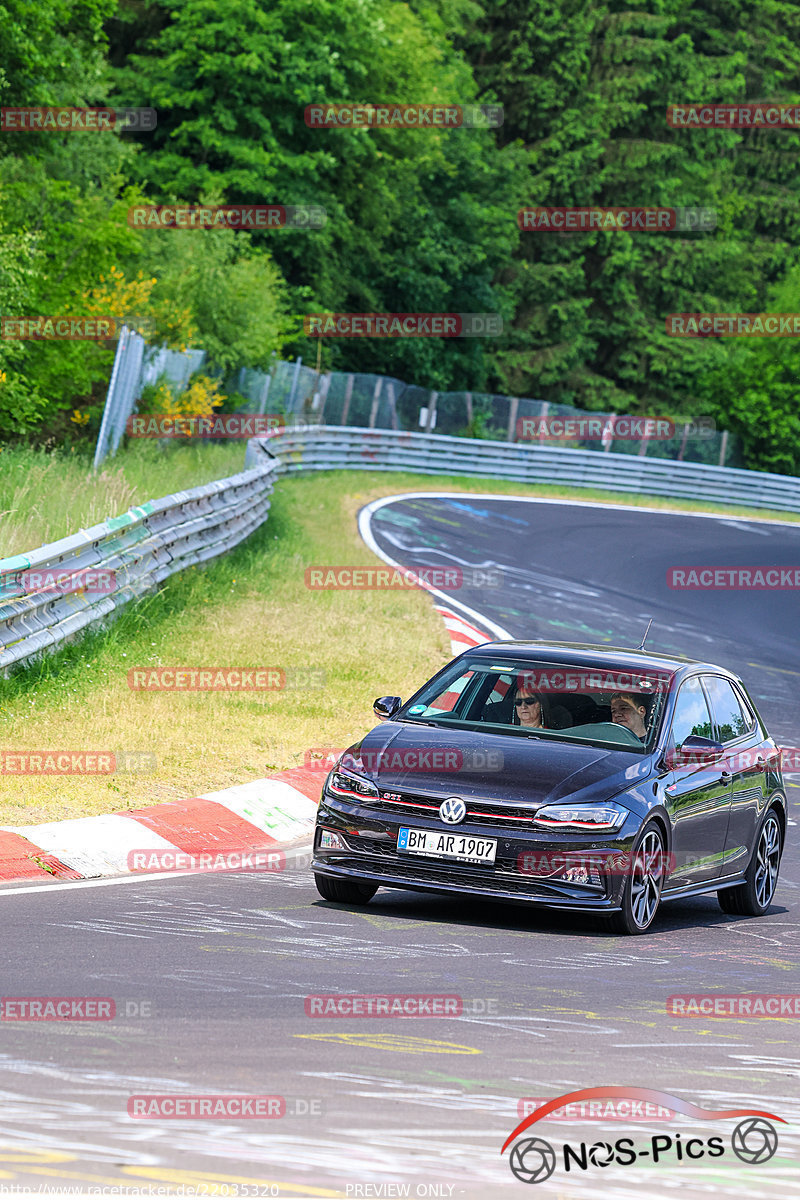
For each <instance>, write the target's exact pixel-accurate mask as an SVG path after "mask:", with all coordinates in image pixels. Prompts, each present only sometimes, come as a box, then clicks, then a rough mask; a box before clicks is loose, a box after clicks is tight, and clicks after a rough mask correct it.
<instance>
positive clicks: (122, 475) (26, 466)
mask: <svg viewBox="0 0 800 1200" xmlns="http://www.w3.org/2000/svg"><path fill="white" fill-rule="evenodd" d="M244 454H245V449H244V443H243V442H240V441H236V442H231V443H230V444H229V445H224V446H220V445H212V444H202V443H194V444H191V443H190V444H186V443H181V444H179V443H173V444H171V445H167V446H162V445H159V443H158V442H157V441H138V442H134V443H132V444H131V445H130V446H129V447H128V448H127V449H126V450H125V451H124V452H122V453H120V454H119V455H118V456H117V457H115V458H108V459H106V461H105V462H104V463H103V464H102V466H101V467H100V470H99V471H98V472H97V473H96V474H94V473H93V472H92V470H91V465H92V455H91V454H90V453H88V451H87V452H83V453H79V452H77V451H75V452H73V453H71V454H69V453H63V452H57V451H54V452H52V453H50V452H47V451H45V450H37V449H30V448H27V447H22V446H21V447H17V446H3V447H0V558H8V557H10V556H11V555H13V554H24V553H25V552H26V551H28V550H34V549H36V547H37V546H42V545H44V544H45V543H46V542H55V541H58V539H59V538H63V537H67V536H68V535H69V534H71V533H77V531H78V530H79V529H83V528H86V527H87V526H90V525H96V524H98V522H100V521H104V520H105V519H106V517H116V516H119V514H120V513H123V512H125V511H126V510H127V509H129V508H130V507H131V506H132V505H134V504H141V503H142V501H143V500H155V499H157V498H159V497H160V496H167V495H169V493H170V492H177V491H180V490H182V489H184V488H190V487H197V486H198V484H201V483H210V482H211V480H213V479H220V478H222V477H223V476H224V475H235V474H236V473H237V472H238V471H242V470H244Z"/></svg>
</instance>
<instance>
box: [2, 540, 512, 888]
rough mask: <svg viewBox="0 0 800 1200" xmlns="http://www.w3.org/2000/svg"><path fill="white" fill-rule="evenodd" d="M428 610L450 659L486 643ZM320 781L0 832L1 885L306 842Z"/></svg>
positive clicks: (297, 774) (446, 611) (285, 780)
mask: <svg viewBox="0 0 800 1200" xmlns="http://www.w3.org/2000/svg"><path fill="white" fill-rule="evenodd" d="M362 532H363V530H362ZM387 561H388V560H387ZM429 590H431V591H435V589H429ZM436 594H437V595H441V593H436ZM435 607H436V611H437V612H438V613H439V615H440V616H441V618H442V620H443V621H444V623H445V628H446V629H447V632H448V634H449V636H450V647H451V650H452V653H453V655H454V656H455V655H458V654H461V653H463V651H464V650H468V649H469V648H470V647H471V646H482V645H484V644H485V643H486V642H488V641H490V640H491V638H489V637H488V636H487V635H486V634H485V633H484V632H483V630H481V629H479V628H478V626H477V625H473V624H472V623H471V622H470V621H468V620H467V619H466V618H465V617H464V616H462V615H461V614H460V613H458V612H456V611H455V609H454V608H448V607H445V606H444V605H442V604H435ZM501 632H504V631H501ZM331 765H332V764H331ZM323 779H324V774H323V773H322V772H321V771H319V770H315V769H311V768H307V767H294V768H292V769H290V770H288V771H279V772H278V773H277V774H276V775H271V776H270V777H269V778H267V779H256V780H254V781H253V782H251V783H243V784H240V785H239V786H237V787H231V788H225V789H224V790H223V791H220V792H206V793H205V794H204V795H202V796H195V797H193V798H192V799H189V800H176V801H174V802H173V803H172V804H159V805H154V806H153V807H152V808H140V809H129V810H127V811H126V812H118V813H106V814H104V815H101V816H97V817H78V818H75V819H73V820H69V821H47V822H44V823H43V824H40V825H21V826H13V827H12V826H9V825H6V826H0V883H11V882H17V883H20V882H34V881H38V882H41V881H43V880H44V879H47V878H50V879H53V878H57V879H102V878H105V877H107V876H113V875H124V874H135V873H137V872H136V871H133V870H132V869H131V866H130V865H129V864H131V863H135V862H136V861H137V860H136V859H135V858H134V857H133V856H134V855H135V853H136V851H139V852H145V859H148V858H153V859H156V860H159V859H161V860H166V859H168V857H169V855H170V853H174V852H178V853H180V854H182V855H185V856H186V855H188V856H191V858H192V859H199V858H201V857H203V856H207V855H209V854H211V855H214V856H215V858H216V857H217V856H219V855H229V856H230V855H242V854H247V853H250V852H253V851H255V850H258V851H262V850H266V851H269V850H270V849H273V850H278V849H284V848H288V847H292V846H297V845H299V844H301V843H307V842H308V841H310V839H311V836H312V832H313V829H314V821H315V819H316V814H317V804H318V803H319V796H320V792H321V790H322V783H323ZM148 852H149V853H148ZM139 861H141V860H139ZM200 869H202V867H201V868H200ZM245 869H246V868H245ZM142 874H143V875H144V874H145V872H144V871H142Z"/></svg>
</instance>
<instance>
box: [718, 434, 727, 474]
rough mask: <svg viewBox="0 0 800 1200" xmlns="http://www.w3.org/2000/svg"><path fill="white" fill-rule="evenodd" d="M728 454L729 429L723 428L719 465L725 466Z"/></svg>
mask: <svg viewBox="0 0 800 1200" xmlns="http://www.w3.org/2000/svg"><path fill="white" fill-rule="evenodd" d="M727 454H728V431H727V429H723V431H722V443H721V445H720V448H719V465H720V466H721V467H724V466H725V458H726V457H727Z"/></svg>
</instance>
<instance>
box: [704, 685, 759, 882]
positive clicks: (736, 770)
mask: <svg viewBox="0 0 800 1200" xmlns="http://www.w3.org/2000/svg"><path fill="white" fill-rule="evenodd" d="M704 683H705V687H706V691H707V693H708V698H709V702H710V705H711V715H712V717H713V719H714V725H715V728H716V733H715V737H716V738H717V740H718V741H720V742H722V744H723V745H724V747H725V766H726V768H727V770H728V771H729V772H730V775H731V803H730V810H729V819H728V828H727V830H726V837H725V845H724V864H723V872H722V873H723V875H731V874H734V873H735V872H736V871H743V870H744V869H745V867H746V866H747V863H748V861H749V859H750V852H751V850H752V848H753V843H754V838H755V833H756V826H757V825H758V820H759V817H760V815H761V813H762V812H763V811H764V804H765V800H766V787H767V758H768V756H769V754H770V750H769V748H768V747H766V746H765V744H764V742H763V738H762V736H761V730H760V729H759V728H758V723H757V722H756V719H755V716H754V714H753V713H752V711H751V710H750V707H749V705H746V702H745V700H744V697H742V696H741V695H740V693H739V691H738V689H737V688H735V687H734V685H733V684H732V683H731V681H730V680H729V679H725V678H724V677H723V676H722V675H707V676H705V677H704Z"/></svg>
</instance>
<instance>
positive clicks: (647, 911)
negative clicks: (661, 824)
mask: <svg viewBox="0 0 800 1200" xmlns="http://www.w3.org/2000/svg"><path fill="white" fill-rule="evenodd" d="M663 883H664V846H663V843H662V841H661V835H660V834H659V833H658V831H657V830H656V829H649V830H648V831H647V833H646V834H645V835H644V838H643V839H642V843H641V845H640V846H639V848H638V850H637V851H636V853H635V854H634V858H633V866H632V870H631V913H632V916H633V919H634V921H635V922H636V924H637V925H638V926H639V928H640V929H646V928H647V926H648V925H649V924H650V922H651V921H652V919H653V917H654V916H655V913H656V909H657V908H658V903H659V900H660V899H661V888H662V886H663Z"/></svg>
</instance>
